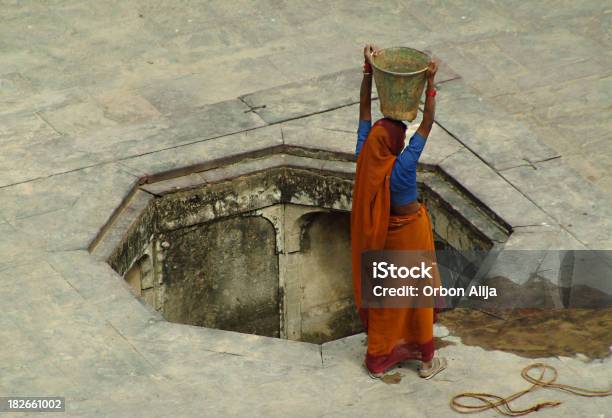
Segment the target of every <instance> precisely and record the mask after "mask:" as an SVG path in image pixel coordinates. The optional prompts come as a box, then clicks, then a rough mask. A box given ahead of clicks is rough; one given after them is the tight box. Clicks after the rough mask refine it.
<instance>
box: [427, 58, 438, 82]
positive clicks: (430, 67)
mask: <svg viewBox="0 0 612 418" xmlns="http://www.w3.org/2000/svg"><path fill="white" fill-rule="evenodd" d="M437 72H438V63H437V62H435V61H433V60H432V61H429V64H427V84H428V85H429V86H430V87H433V85H434V78H435V77H436V73H437Z"/></svg>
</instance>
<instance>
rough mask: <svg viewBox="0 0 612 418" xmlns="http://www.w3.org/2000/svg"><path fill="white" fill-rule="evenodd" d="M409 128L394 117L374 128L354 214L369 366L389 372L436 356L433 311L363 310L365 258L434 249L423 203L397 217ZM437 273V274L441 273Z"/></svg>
mask: <svg viewBox="0 0 612 418" xmlns="http://www.w3.org/2000/svg"><path fill="white" fill-rule="evenodd" d="M404 140H405V125H404V124H403V123H401V122H397V121H392V120H389V119H381V120H379V121H378V122H376V123H375V124H374V126H373V127H372V130H371V131H370V133H369V135H368V137H367V139H366V141H365V144H364V145H363V148H362V149H361V152H360V153H359V158H358V159H357V171H356V174H355V184H354V188H353V206H352V211H351V245H352V268H353V289H354V292H355V303H356V305H357V309H358V310H359V316H360V318H361V320H362V323H363V326H364V328H365V330H366V332H367V334H368V351H367V355H366V366H367V367H368V369H369V370H370V371H371V372H374V373H380V372H384V371H385V370H387V369H388V368H390V367H392V366H393V365H395V364H397V363H399V362H401V361H404V360H408V359H419V360H422V361H429V360H431V359H432V358H433V354H434V344H433V322H434V309H433V308H370V309H365V308H363V307H362V306H361V276H360V272H361V254H362V252H364V251H366V250H382V249H388V250H428V251H434V250H435V248H434V240H433V233H432V228H431V223H430V220H429V216H428V214H427V211H426V209H425V207H424V206H423V205H421V206H420V208H419V210H418V211H417V212H416V213H413V214H409V215H391V203H390V199H391V197H390V196H391V195H390V193H391V192H390V178H391V171H392V169H393V165H394V163H395V159H396V157H397V155H398V154H399V153H400V152H401V151H402V149H403V148H404ZM436 275H437V274H436Z"/></svg>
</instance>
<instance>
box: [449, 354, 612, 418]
mask: <svg viewBox="0 0 612 418" xmlns="http://www.w3.org/2000/svg"><path fill="white" fill-rule="evenodd" d="M533 369H538V370H540V375H539V377H537V378H535V377H533V376H531V375H530V374H529V372H530V371H531V370H533ZM547 370H549V371H551V372H552V377H551V378H550V379H548V380H545V379H544V375H545V374H546V371H547ZM521 376H522V377H523V379H525V380H526V381H528V382H529V383H531V386H530V387H529V388H527V389H525V390H521V391H519V392H516V393H514V394H512V395H510V396H507V397H505V398H503V397H501V396H498V395H494V394H491V393H478V392H464V393H460V394H458V395H455V396H454V397H453V398H452V399H451V401H450V406H451V408H452V409H453V410H454V411H456V412H459V413H461V414H471V413H476V412H483V411H487V410H489V409H495V410H496V411H497V412H499V413H500V414H502V415H505V416H508V417H520V416H523V415H527V414H530V413H532V412H535V411H538V410H540V409H542V408H552V407H555V406H558V405H561V402H559V401H547V402H540V403H538V404H535V405H532V406H530V407H529V408H525V409H513V408H512V407H511V406H510V402H512V401H514V400H516V399H518V398H520V397H521V396H523V395H525V394H527V393H529V392H532V391H534V390H536V389H538V388H551V389H558V390H562V391H565V392H568V393H572V394H574V395H578V396H586V397H589V398H593V397H600V396H610V395H612V390H591V389H583V388H579V387H576V386H570V385H564V384H561V383H555V382H556V381H557V377H558V376H559V373H558V372H557V369H555V368H554V367H552V366H549V365H548V364H544V363H534V364H530V365H529V366H527V367H525V368H524V369H523V371H522V372H521ZM460 399H477V400H478V401H480V403H479V404H471V405H470V404H465V403H462V402H460V401H459V400H460Z"/></svg>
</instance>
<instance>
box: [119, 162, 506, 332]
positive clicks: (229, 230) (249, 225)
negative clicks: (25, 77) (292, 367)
mask: <svg viewBox="0 0 612 418" xmlns="http://www.w3.org/2000/svg"><path fill="white" fill-rule="evenodd" d="M230 171H231V170H230ZM191 176H193V174H191ZM201 177H202V178H206V176H201ZM217 177H218V176H217ZM421 180H422V183H421V184H420V185H419V187H420V196H421V199H422V200H423V201H424V202H425V203H426V204H427V206H428V209H429V212H430V215H431V218H432V222H433V224H434V234H435V238H436V246H437V248H439V249H445V250H448V249H454V250H457V251H460V250H485V251H486V250H489V249H491V248H492V246H493V245H494V244H495V242H500V241H503V240H505V239H506V237H507V233H506V231H505V230H504V228H503V227H502V226H500V224H498V223H497V222H496V221H494V220H493V219H492V218H491V217H490V216H488V215H487V214H486V213H485V211H483V210H481V209H480V208H478V206H477V205H476V204H475V203H474V202H472V201H471V200H470V199H469V197H467V196H466V195H465V194H464V193H462V192H461V191H460V190H458V189H457V188H455V187H454V186H453V185H452V184H450V183H449V182H448V181H447V180H446V179H444V178H443V176H442V175H441V174H439V173H437V172H435V171H428V172H423V173H421ZM196 183H197V182H196ZM175 184H181V182H180V181H175ZM351 191H352V179H351V178H350V175H347V174H346V173H333V172H324V171H320V170H313V169H304V168H292V167H276V168H268V169H265V170H262V171H259V172H253V173H248V174H244V175H239V176H235V177H233V178H215V179H214V181H207V182H205V181H203V182H202V184H199V185H198V184H194V182H193V178H192V179H191V180H190V186H189V187H186V188H180V189H178V190H177V189H176V188H170V189H169V190H166V191H164V192H163V193H156V195H155V197H154V198H152V199H150V203H149V204H148V205H147V206H146V208H144V209H143V210H142V212H141V213H140V214H139V216H138V217H137V219H136V220H135V222H133V223H131V225H130V227H129V228H128V229H127V230H126V231H125V233H124V234H123V237H122V239H121V241H120V243H119V244H118V245H117V246H116V247H115V248H114V250H113V251H112V252H111V254H110V256H109V257H108V260H107V261H108V262H109V264H110V265H111V266H112V267H113V269H115V270H116V271H117V272H118V273H119V274H120V275H121V276H122V277H124V279H125V280H126V282H127V283H128V284H129V286H130V288H131V289H132V291H133V293H134V295H135V296H136V297H137V298H139V299H140V300H141V301H142V302H143V303H146V304H148V305H149V306H151V307H152V308H153V309H155V310H157V311H159V312H160V313H161V314H162V316H163V317H164V318H165V319H166V320H168V321H170V322H175V323H181V324H189V325H195V326H202V327H210V328H217V329H223V330H229V331H237V332H242V333H250V334H257V335H265V336H270V337H278V338H287V339H292V340H299V341H306V342H311V343H323V342H327V341H331V340H335V339H338V338H342V337H346V336H349V335H353V334H356V333H358V332H361V326H360V323H359V319H358V317H357V314H356V310H355V306H354V303H353V291H352V279H351V262H350V229H349V220H350V212H349V211H350V206H351ZM452 262H456V263H459V264H460V263H463V262H465V260H462V259H461V256H460V255H459V253H457V259H456V260H452Z"/></svg>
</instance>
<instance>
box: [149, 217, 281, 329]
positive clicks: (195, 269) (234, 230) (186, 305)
mask: <svg viewBox="0 0 612 418" xmlns="http://www.w3.org/2000/svg"><path fill="white" fill-rule="evenodd" d="M160 239H163V240H164V242H166V243H167V245H165V246H164V247H166V248H164V263H163V265H164V267H163V268H164V277H165V278H166V280H165V283H166V289H165V301H164V306H163V309H162V313H163V315H164V317H165V318H166V319H167V320H168V321H171V322H180V323H183V324H190V325H198V326H204V327H212V328H220V329H225V330H230V331H238V332H244V333H249V334H258V335H268V336H272V337H278V336H279V326H280V325H279V324H280V318H279V316H280V312H279V298H278V295H279V293H278V258H277V255H276V233H275V230H274V227H273V225H272V224H271V223H270V222H269V221H268V220H267V219H265V218H263V217H261V216H257V217H255V216H235V217H228V218H222V219H219V220H215V221H211V222H208V223H204V224H199V225H196V226H193V227H188V228H183V229H177V230H174V231H171V232H168V233H165V234H163V235H162V236H160Z"/></svg>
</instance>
